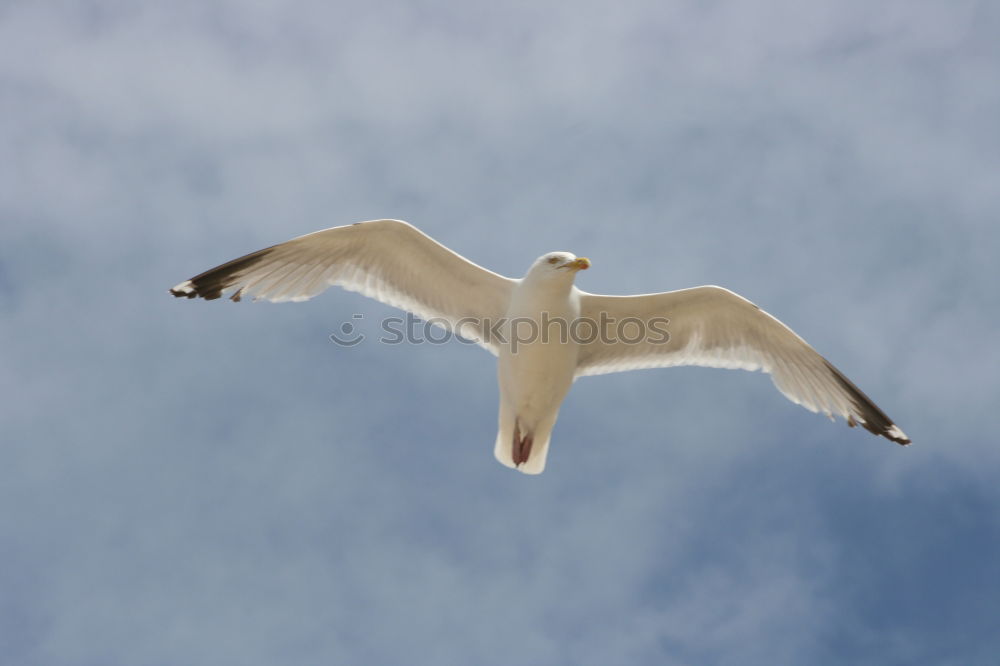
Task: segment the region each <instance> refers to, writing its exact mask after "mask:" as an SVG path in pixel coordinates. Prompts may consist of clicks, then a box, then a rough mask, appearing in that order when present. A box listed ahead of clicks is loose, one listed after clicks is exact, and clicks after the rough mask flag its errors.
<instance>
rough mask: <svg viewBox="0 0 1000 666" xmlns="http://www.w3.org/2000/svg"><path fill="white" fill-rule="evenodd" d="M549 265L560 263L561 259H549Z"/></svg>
mask: <svg viewBox="0 0 1000 666" xmlns="http://www.w3.org/2000/svg"><path fill="white" fill-rule="evenodd" d="M549 263H550V264H556V263H559V257H552V258H551V259H549Z"/></svg>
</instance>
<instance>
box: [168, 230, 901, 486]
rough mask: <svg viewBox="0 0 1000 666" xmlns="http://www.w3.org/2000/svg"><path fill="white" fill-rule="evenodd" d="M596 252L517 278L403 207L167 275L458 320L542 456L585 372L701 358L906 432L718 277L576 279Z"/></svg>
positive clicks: (528, 451) (499, 447)
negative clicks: (337, 294)
mask: <svg viewBox="0 0 1000 666" xmlns="http://www.w3.org/2000/svg"><path fill="white" fill-rule="evenodd" d="M589 267H590V260H589V259H587V258H586V257H577V256H576V255H574V254H572V253H570V252H549V253H548V254H544V255H542V256H541V257H539V258H538V259H536V260H535V262H534V263H533V264H532V265H531V267H530V268H529V269H528V272H527V273H526V274H525V276H524V277H522V278H520V279H513V278H508V277H504V276H502V275H499V274H497V273H494V272H492V271H489V270H487V269H485V268H482V267H481V266H478V265H476V264H474V263H472V262H471V261H469V260H468V259H466V258H465V257H462V256H461V255H459V254H457V253H456V252H453V251H452V250H450V249H448V248H447V247H445V246H444V245H442V244H440V243H438V242H437V241H435V240H434V239H432V238H431V237H430V236H428V235H426V234H424V233H423V232H421V231H420V230H418V229H417V228H416V227H414V226H412V225H410V224H408V223H406V222H403V221H401V220H372V221H368V222H358V223H356V224H352V225H346V226H341V227H332V228H330V229H323V230H321V231H316V232H314V233H311V234H306V235H304V236H299V237H297V238H293V239H292V240H290V241H287V242H285V243H280V244H278V245H273V246H271V247H268V248H265V249H263V250H258V251H257V252H252V253H250V254H248V255H245V256H243V257H239V258H238V259H233V260H232V261H229V262H227V263H225V264H222V265H221V266H216V267H215V268H212V269H210V270H207V271H205V272H204V273H201V274H200V275H197V276H195V277H193V278H191V279H190V280H185V281H184V282H181V283H180V284H178V285H177V286H175V287H173V288H172V289H170V293H171V294H173V295H174V296H177V297H183V298H204V299H205V300H213V299H217V298H219V297H221V296H222V295H224V294H228V295H229V298H230V299H231V300H233V301H239V300H241V299H243V298H246V297H250V298H252V299H253V300H258V299H264V300H268V301H274V302H280V301H304V300H307V299H310V298H312V297H313V296H315V295H317V294H319V293H320V292H322V291H324V290H325V289H326V288H327V287H329V286H332V285H336V286H339V287H343V288H344V289H347V290H350V291H356V292H360V293H361V294H364V295H365V296H369V297H371V298H374V299H376V300H378V301H381V302H383V303H385V304H387V305H391V306H394V307H398V308H402V309H403V310H407V311H409V312H411V313H412V314H414V315H415V316H417V317H419V318H421V319H424V320H426V321H432V320H433V322H434V323H437V324H438V325H442V326H450V327H451V330H452V331H453V332H455V333H457V334H459V335H460V336H462V337H464V338H466V339H470V340H473V341H475V342H476V343H478V344H479V345H480V346H482V347H484V348H485V349H486V350H488V351H489V352H491V353H492V354H493V355H494V356H496V357H497V377H498V383H499V386H500V414H499V427H498V432H497V438H496V443H495V445H494V449H493V452H494V455H495V456H496V458H497V460H499V461H500V462H501V463H503V464H504V465H506V466H508V467H511V468H514V469H516V470H518V471H520V472H523V473H525V474H540V473H541V472H542V471H543V470H544V469H545V461H546V458H547V457H548V450H549V439H550V437H551V434H552V429H553V427H554V426H555V423H556V418H557V416H558V414H559V408H560V406H561V405H562V402H563V399H564V398H565V397H566V394H567V393H568V392H569V389H570V387H571V386H572V385H573V382H574V381H576V379H577V378H579V377H583V376H586V375H601V374H607V373H612V372H622V371H625V370H637V369H640V368H664V367H672V366H679V365H695V366H704V367H713V368H738V369H742V370H762V371H764V372H766V373H768V374H770V375H771V378H772V380H773V381H774V384H775V386H776V387H777V388H778V390H779V391H781V393H782V394H784V395H785V397H786V398H788V399H789V400H791V401H792V402H794V403H796V404H799V405H802V406H803V407H805V408H806V409H808V410H810V411H812V412H822V413H824V414H826V416H828V417H829V418H830V419H831V420H834V415H835V414H836V415H838V416H840V417H842V418H843V419H845V420H846V421H847V424H848V425H849V426H851V427H852V428H853V427H854V426H856V425H861V426H863V427H864V428H865V429H867V430H868V431H870V432H872V433H874V434H875V435H881V436H882V437H885V438H886V439H888V440H891V441H893V442H896V443H898V444H902V445H906V444H909V443H910V439H909V438H908V437H907V436H906V435H905V434H904V433H903V431H902V430H901V429H900V428H899V427H898V426H896V424H895V423H893V422H892V420H891V419H889V417H888V416H886V415H885V413H884V412H882V410H881V409H879V408H878V407H877V406H876V405H875V403H873V402H872V401H871V400H870V399H869V398H868V396H866V395H865V394H864V393H862V392H861V389H859V388H858V387H857V386H855V385H854V383H852V382H851V380H849V379H848V378H847V377H845V376H844V375H843V373H841V372H840V371H839V370H837V368H835V367H834V366H833V365H832V364H831V363H830V362H829V361H827V360H826V359H825V358H823V357H822V356H820V355H819V354H818V353H817V352H816V351H815V350H814V349H813V348H812V347H810V346H809V345H808V344H807V343H806V341H805V340H803V339H802V338H800V337H799V336H798V335H796V334H795V332H794V331H792V329H790V328H788V327H787V326H785V325H784V324H783V323H781V322H780V321H778V319H776V318H775V317H773V316H772V315H770V314H768V313H767V312H765V311H763V310H761V309H760V308H759V307H757V306H756V305H754V304H753V303H751V302H750V301H748V300H747V299H745V298H743V297H742V296H740V295H738V294H736V293H734V292H732V291H729V290H728V289H724V288H722V287H717V286H712V285H709V286H702V287H693V288H690V289H680V290H677V291H668V292H663V293H658V294H640V295H635V296H606V295H602V294H590V293H587V292H585V291H581V290H580V289H577V288H576V287H575V286H574V284H573V282H574V280H575V278H576V274H577V273H578V272H579V271H581V270H586V269H587V268H589Z"/></svg>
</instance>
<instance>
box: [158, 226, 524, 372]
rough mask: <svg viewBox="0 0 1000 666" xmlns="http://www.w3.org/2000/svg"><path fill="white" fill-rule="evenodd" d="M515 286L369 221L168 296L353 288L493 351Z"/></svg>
mask: <svg viewBox="0 0 1000 666" xmlns="http://www.w3.org/2000/svg"><path fill="white" fill-rule="evenodd" d="M514 283H515V281H514V280H511V279H510V278H506V277H504V276H502V275H498V274H496V273H493V272H491V271H488V270H486V269H485V268H482V267H481V266H478V265H476V264H474V263H472V262H471V261H469V260H468V259H466V258H464V257H462V256H461V255H459V254H457V253H455V252H453V251H451V250H449V249H448V248H446V247H445V246H444V245H441V244H440V243H438V242H437V241H435V240H434V239H432V238H431V237H430V236H427V235H426V234H424V233H423V232H421V231H420V230H418V229H417V228H416V227H414V226H412V225H410V224H407V223H406V222H402V221H399V220H373V221H370V222H359V223H357V224H352V225H348V226H343V227H333V228H331V229H324V230H322V231H317V232H314V233H311V234H306V235H305V236H299V237H298V238H293V239H292V240H290V241H287V242H285V243H280V244H278V245H274V246H272V247H269V248H265V249H263V250H259V251H257V252H253V253H251V254H248V255H246V256H243V257H240V258H238V259H234V260H232V261H230V262H227V263H225V264H222V265H221V266H217V267H215V268H213V269H211V270H208V271H205V272H204V273H202V274H201V275H197V276H195V277H193V278H191V279H190V280H185V281H184V282H182V283H180V284H179V285H177V286H176V287H174V288H172V289H171V290H170V293H172V294H173V295H174V296H178V297H187V298H196V297H201V298H204V299H206V300H212V299H215V298H219V297H220V296H222V295H223V294H224V293H229V292H231V295H230V298H231V299H232V300H234V301H239V300H240V299H242V298H244V297H251V298H253V299H254V300H257V299H265V300H269V301H304V300H307V299H309V298H312V297H313V296H315V295H316V294H318V293H320V292H321V291H324V290H325V289H326V288H327V287H329V286H334V285H336V286H340V287H343V288H344V289H348V290H350V291H357V292H360V293H362V294H364V295H365V296H370V297H371V298H374V299H376V300H378V301H381V302H383V303H386V304H387V305H392V306H395V307H399V308H402V309H404V310H408V311H409V312H412V313H413V314H415V315H417V316H418V317H420V318H422V319H424V320H433V319H435V318H440V319H442V320H444V321H446V322H447V323H448V324H449V325H450V326H451V327H452V330H453V331H454V332H456V333H458V334H460V335H462V336H463V337H465V338H468V339H472V340H475V341H476V342H478V343H479V344H480V345H482V346H483V347H485V348H486V349H488V350H489V351H491V352H492V353H493V354H497V348H496V344H495V342H493V341H491V340H490V338H489V334H488V331H487V330H486V329H487V327H488V326H490V325H491V324H492V323H494V322H496V321H498V320H499V319H500V318H502V317H503V316H504V314H505V313H506V311H507V304H508V302H509V300H510V293H511V290H512V288H513V285H514Z"/></svg>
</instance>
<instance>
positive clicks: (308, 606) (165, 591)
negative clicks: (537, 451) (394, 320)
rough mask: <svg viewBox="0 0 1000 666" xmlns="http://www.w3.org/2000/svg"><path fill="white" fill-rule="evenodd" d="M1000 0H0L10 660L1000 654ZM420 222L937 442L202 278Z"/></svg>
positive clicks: (478, 255)
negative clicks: (566, 381)
mask: <svg viewBox="0 0 1000 666" xmlns="http://www.w3.org/2000/svg"><path fill="white" fill-rule="evenodd" d="M998 31H1000V6H998V5H997V4H996V3H988V2H976V1H972V0H969V1H961V0H959V1H956V2H947V3H946V2H937V1H933V0H916V1H909V2H903V1H897V2H890V1H885V0H880V1H879V2H861V1H860V0H848V1H846V2H845V1H840V0H838V1H834V0H817V1H815V2H810V3H801V2H791V1H788V0H784V1H782V0H761V1H759V2H753V3H745V2H737V1H736V0H719V1H718V2H712V3H702V2H679V1H671V2H646V1H643V0H625V1H623V2H616V3H599V2H584V3H559V2H547V1H544V0H543V1H540V2H539V1H536V2H514V3H489V4H487V3H458V2H445V1H442V2H427V1H418V2H408V3H405V4H395V3H390V2H384V1H374V2H367V3H363V4H362V3H358V4H348V3H342V2H308V1H307V2H294V3H289V2H277V1H276V0H274V1H272V0H259V1H256V2H236V1H235V0H232V1H223V0H207V1H206V0H199V1H198V2H194V1H187V0H181V1H177V2H149V3H130V2H113V1H102V0H92V1H90V2H86V3H80V2H68V1H67V2H58V1H52V2H45V3H38V2H35V3H27V2H9V3H3V4H2V5H0V109H2V111H0V154H2V155H3V159H0V234H2V235H0V310H2V313H3V325H2V326H0V343H2V345H3V348H4V353H3V354H2V355H0V368H2V370H0V390H2V392H3V395H4V400H3V406H2V407H0V427H2V439H3V443H2V445H0V507H2V509H0V562H2V566H0V590H2V593H0V661H2V662H3V663H10V664H24V665H46V666H47V665H62V664H67V665H68V664H74V665H77V664H101V665H102V666H108V665H118V664H121V665H129V666H134V665H136V664H189V665H192V666H197V665H200V664H206V665H208V664H211V665H213V666H214V665H218V664H240V665H252V664H275V663H281V664H290V665H294V664H303V665H305V664H320V663H336V664H380V663H384V664H388V663H428V664H482V665H490V664H513V663H518V664H573V665H586V664H601V665H606V664H625V663H628V664H668V665H669V664H677V665H681V664H765V663H766V664H804V663H808V664H843V663H851V664H878V665H880V666H881V665H891V664H914V663H922V664H930V663H933V664H956V665H957V664H962V665H967V664H988V663H990V664H991V663H995V659H996V655H997V654H998V653H1000V639H998V638H997V636H1000V632H998V631H997V618H998V617H1000V511H998V507H1000V484H997V476H998V473H1000V447H998V446H997V443H998V442H997V435H996V432H997V419H996V405H997V404H998V398H1000V379H998V374H997V367H998V365H1000V353H998V351H997V347H996V345H995V344H994V342H995V339H996V331H997V327H998V310H997V301H996V297H995V295H994V293H993V290H994V287H995V285H996V284H997V282H998V278H1000V275H998V273H1000V271H998V269H997V268H996V266H995V258H996V256H997V254H998V251H1000V229H998V227H997V220H998V219H1000V196H998V193H1000V126H998V124H997V123H996V118H998V117H1000V79H998V77H997V75H996V74H997V71H998V66H1000V45H998V42H997V40H996V39H995V37H996V34H997V33H998ZM381 217H395V218H402V219H406V220H408V221H410V222H412V223H413V224H416V225H417V226H419V227H420V228H422V229H423V230H425V231H426V232H428V233H429V234H431V235H432V236H434V237H435V238H436V239H438V240H440V241H441V242H443V243H445V244H446V245H448V246H449V247H452V248H453V249H455V250H456V251H458V252H460V253H462V254H463V255H465V256H467V257H469V258H470V259H472V260H473V261H476V262H478V263H480V264H482V265H484V266H487V267H489V268H491V269H493V270H496V271H499V272H502V273H504V274H507V275H512V276H518V275H521V274H522V273H523V272H524V271H525V270H526V268H527V267H528V266H529V265H530V264H531V262H532V261H533V259H534V258H535V257H537V256H538V255H540V254H542V253H544V252H547V251H551V250H568V251H571V252H575V253H577V254H580V255H586V256H588V257H590V258H591V259H592V261H593V267H592V268H591V270H589V271H587V273H586V274H582V275H581V276H580V278H579V280H578V285H579V286H580V287H581V288H583V289H585V290H587V291H593V292H604V293H638V292H649V291H663V290H668V289H677V288H682V287H688V286H694V285H699V284H721V285H723V286H726V287H729V288H731V289H733V290H735V291H737V292H739V293H741V294H743V295H745V296H746V297H748V298H750V299H752V300H753V301H755V302H756V303H758V304H759V305H761V306H762V307H763V308H765V309H767V310H768V311H770V312H772V313H773V314H775V315H776V316H778V317H779V318H781V319H782V320H783V321H785V322H786V323H788V324H789V325H790V326H792V327H793V328H794V329H795V330H796V331H797V332H798V333H800V334H801V335H802V336H803V337H805V338H806V340H808V341H809V342H811V343H812V344H813V345H814V346H815V347H816V348H817V349H818V350H819V351H820V352H821V353H823V354H824V355H825V356H826V357H827V358H829V359H830V360H831V361H832V362H833V363H835V364H836V365H838V366H839V367H840V368H841V369H842V370H843V371H844V372H845V373H846V374H847V375H848V376H849V377H851V378H852V379H853V380H854V381H855V382H856V383H857V384H858V385H860V386H861V387H862V388H863V389H864V390H865V391H866V392H867V393H868V394H869V395H870V396H872V398H873V399H874V400H875V401H876V402H877V403H878V404H879V405H880V406H881V407H882V408H883V409H884V410H885V411H886V412H887V413H888V414H889V415H890V416H891V417H892V418H893V419H895V420H896V421H897V422H898V423H899V424H900V426H901V427H902V428H903V429H904V430H905V431H906V432H907V434H909V435H910V436H911V437H912V438H913V440H914V444H913V446H911V447H909V448H908V449H902V448H901V447H898V446H896V445H893V444H890V443H889V442H887V441H885V440H881V439H876V438H874V437H872V436H870V435H869V434H868V433H866V432H864V431H859V430H850V429H848V428H846V427H844V425H843V423H837V424H831V423H829V422H828V421H826V420H825V419H824V418H822V417H819V416H816V415H814V414H810V413H809V412H807V411H805V410H803V409H801V408H798V407H796V406H794V405H792V404H791V403H788V402H787V401H785V399H784V398H783V397H782V396H781V395H780V394H778V392H777V391H775V390H774V388H773V387H772V385H771V383H770V381H769V380H768V379H767V378H766V377H764V376H762V375H760V374H758V373H744V372H732V371H721V370H708V369H699V368H680V369H672V370H657V371H644V372H633V373H625V374H619V375H611V376H606V377H594V378H584V379H581V380H580V382H578V383H577V384H576V386H574V388H573V390H572V392H571V393H570V396H569V398H568V400H567V402H566V404H565V406H564V408H563V410H562V412H561V416H560V421H559V423H558V424H557V427H556V430H555V434H554V438H553V448H552V451H551V454H550V456H549V467H548V469H547V470H546V472H545V473H544V474H543V475H542V476H540V477H537V478H529V477H525V476H523V475H520V474H516V473H513V472H511V471H510V470H508V469H506V468H504V467H502V466H500V465H499V464H498V463H497V462H496V461H495V460H494V459H493V457H492V446H493V439H494V436H495V429H496V407H497V388H496V379H495V363H494V359H493V358H492V357H491V356H489V355H488V354H487V353H485V352H483V351H482V350H481V349H479V348H476V347H474V346H469V345H462V344H457V343H452V344H448V345H444V346H439V345H420V346H386V345H379V344H374V343H366V344H362V345H359V346H358V347H355V348H352V349H344V348H341V347H337V346H335V345H333V344H331V343H330V342H329V340H328V335H329V333H331V332H333V331H335V330H337V329H338V327H339V326H340V324H341V323H343V322H344V321H350V320H351V315H353V314H355V313H359V314H363V315H364V316H365V319H364V321H365V322H366V325H369V326H370V328H369V329H368V332H370V333H377V332H378V329H377V326H376V325H375V324H374V323H373V322H375V321H377V320H378V318H379V317H382V316H385V315H388V314H393V313H394V311H393V310H392V309H391V308H387V307H384V306H381V305H380V304H378V303H375V302H372V301H369V300H366V299H364V298H362V297H360V296H357V295H356V294H349V293H345V292H340V291H337V290H331V291H330V292H328V293H325V294H323V295H322V296H320V297H318V298H317V299H315V300H313V301H310V302H308V303H305V304H289V305H272V304H261V303H259V304H249V303H242V304H239V305H235V304H232V303H228V302H211V303H206V302H200V301H199V302H187V301H180V300H176V299H173V298H170V297H169V295H168V294H167V293H166V289H167V288H168V287H170V286H172V285H174V284H176V283H177V282H179V281H181V280H183V279H185V278H187V277H190V276H191V275H193V274H195V273H197V272H200V271H202V270H204V269H206V268H209V267H211V266H213V265H215V264H218V263H221V262H222V261H225V260H228V259H231V258H233V257H235V256H238V255H240V254H243V253H245V252H249V251H252V250H255V249H258V248H260V247H264V246H266V245H270V244H273V243H276V242H280V241H282V240H285V239H287V238H290V237H292V236H296V235H299V234H302V233H306V232H309V231H313V230H315V229H319V228H323V227H327V226H334V225H340V224H347V223H351V222H355V221H359V220H364V219H372V218H381Z"/></svg>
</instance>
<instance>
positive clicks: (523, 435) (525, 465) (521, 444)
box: [493, 404, 552, 474]
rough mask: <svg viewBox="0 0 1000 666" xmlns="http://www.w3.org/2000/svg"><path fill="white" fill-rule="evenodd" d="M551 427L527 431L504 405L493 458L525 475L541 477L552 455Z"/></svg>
mask: <svg viewBox="0 0 1000 666" xmlns="http://www.w3.org/2000/svg"><path fill="white" fill-rule="evenodd" d="M551 434H552V427H551V426H549V427H546V428H537V427H535V428H531V427H527V426H526V425H525V424H524V423H523V422H521V420H520V419H518V418H517V416H515V415H514V413H513V412H512V411H511V410H508V409H507V408H506V406H505V405H503V404H501V406H500V427H499V429H498V431H497V441H496V444H495V445H494V447H493V455H494V456H496V459H497V460H499V461H500V462H501V463H502V464H504V465H506V466H507V467H511V468H513V469H516V470H517V471H519V472H523V473H525V474H541V473H542V472H543V471H544V470H545V459H546V458H547V457H548V455H549V439H550V436H551Z"/></svg>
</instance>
